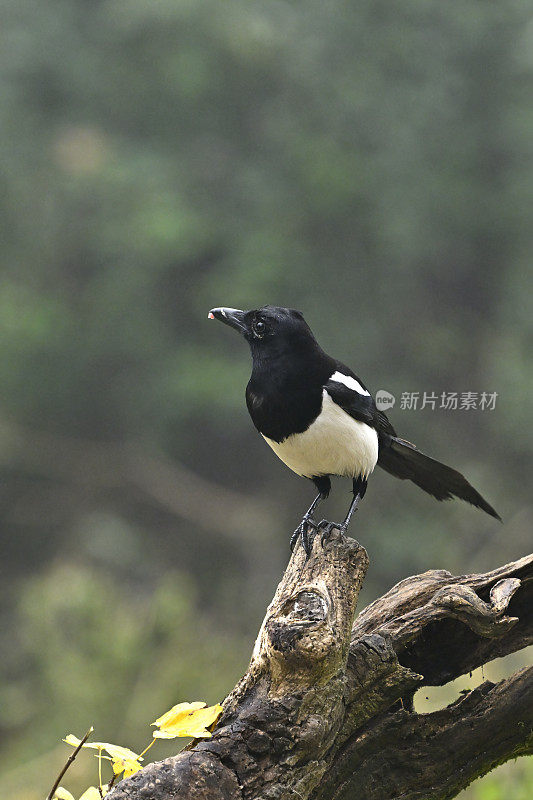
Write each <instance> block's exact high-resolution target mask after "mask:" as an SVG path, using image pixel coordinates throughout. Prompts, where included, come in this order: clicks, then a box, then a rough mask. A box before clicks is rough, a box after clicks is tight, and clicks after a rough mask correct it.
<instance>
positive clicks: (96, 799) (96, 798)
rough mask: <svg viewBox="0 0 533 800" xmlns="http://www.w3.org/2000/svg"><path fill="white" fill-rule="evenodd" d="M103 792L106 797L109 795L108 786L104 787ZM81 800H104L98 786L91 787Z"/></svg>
mask: <svg viewBox="0 0 533 800" xmlns="http://www.w3.org/2000/svg"><path fill="white" fill-rule="evenodd" d="M102 792H103V794H104V796H105V795H106V794H107V784H105V785H104V786H102ZM80 800H102V798H101V797H100V792H99V791H98V789H97V788H96V786H89V788H88V789H87V790H86V791H85V792H84V793H83V794H82V796H81V797H80Z"/></svg>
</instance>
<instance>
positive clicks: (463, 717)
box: [108, 531, 533, 800]
mask: <svg viewBox="0 0 533 800" xmlns="http://www.w3.org/2000/svg"><path fill="white" fill-rule="evenodd" d="M367 567H368V556H367V554H366V551H365V550H364V548H362V547H360V546H359V545H358V544H357V542H355V541H354V540H352V539H347V538H345V537H344V536H342V535H341V534H340V533H338V532H335V531H334V532H333V534H332V535H331V537H330V538H329V540H328V541H327V543H326V544H325V545H324V547H322V545H321V542H320V537H319V536H317V537H315V541H314V543H313V550H312V553H311V556H310V558H309V559H308V560H306V559H305V555H304V552H303V549H302V548H301V547H297V548H296V549H295V552H294V553H293V555H292V557H291V559H290V562H289V565H288V567H287V570H286V572H285V575H284V576H283V579H282V581H281V583H280V584H279V586H278V589H277V591H276V594H275V596H274V599H273V600H272V602H271V604H270V606H269V608H268V610H267V613H266V616H265V619H264V621H263V624H262V626H261V629H260V631H259V635H258V637H257V641H256V643H255V648H254V651H253V655H252V659H251V663H250V666H249V668H248V671H247V672H246V674H245V675H244V677H243V678H242V679H241V680H240V681H239V683H238V684H237V686H236V687H235V688H234V689H233V691H232V692H231V694H229V695H228V697H227V698H226V700H225V701H224V711H223V715H222V717H221V718H220V720H219V722H218V724H217V726H216V728H215V730H214V732H213V736H212V738H211V739H207V740H201V741H196V742H194V743H193V744H192V746H190V747H189V748H187V749H185V750H183V751H182V752H181V753H179V754H178V755H176V756H174V757H172V758H168V759H166V760H164V761H159V762H155V763H153V764H149V765H147V766H146V767H145V768H144V769H143V770H141V771H140V772H138V773H136V774H135V775H133V776H132V777H131V778H129V779H127V780H124V781H122V782H121V783H119V784H118V785H117V786H116V787H115V788H114V789H113V790H112V791H111V793H110V794H109V795H108V797H109V800H178V798H179V800H230V799H231V800H237V799H241V800H252V799H253V800H289V798H290V799H291V800H307V799H308V798H310V799H311V800H348V798H355V797H357V798H358V800H387V798H391V800H392V798H401V800H415V798H417V799H421V798H423V800H433V799H435V800H444V798H451V797H454V796H455V795H456V794H457V793H458V792H459V791H460V790H461V789H463V788H464V787H465V786H467V785H468V784H469V783H470V782H471V781H472V780H473V779H474V778H476V777H478V776H480V775H483V774H485V773H486V772H488V771H489V770H491V769H492V768H493V767H495V766H497V765H498V764H501V763H503V762H504V761H506V760H507V759H510V758H515V757H516V756H519V755H525V754H528V753H532V752H533V668H530V669H525V670H522V671H520V672H518V673H516V674H515V675H513V676H512V677H510V678H508V679H506V680H503V681H501V682H500V683H497V684H493V683H490V682H489V681H486V682H485V683H483V684H482V685H481V686H479V687H478V688H477V689H474V690H473V691H470V692H468V693H466V694H464V695H463V696H462V697H461V699H459V700H457V701H456V702H454V703H452V704H451V705H450V706H448V707H446V708H444V709H442V710H440V711H437V712H434V713H431V714H418V713H415V712H414V710H413V702H412V700H413V695H414V692H415V691H416V690H417V689H418V688H419V687H421V686H424V685H442V684H444V683H447V682H448V681H450V680H452V679H453V678H455V677H457V676H459V675H462V674H464V673H465V672H468V671H470V670H472V669H474V668H476V667H478V666H481V665H482V664H484V663H486V662H487V661H490V660H491V659H493V658H495V657H497V656H503V655H506V654H507V653H511V652H513V651H516V650H519V649H521V648H523V647H525V646H526V645H528V644H531V642H532V641H533V555H532V556H528V557H526V558H523V559H521V560H519V561H516V562H514V563H511V564H507V565H506V566H503V567H500V568H499V569H496V570H494V571H493V572H489V573H486V574H480V575H465V576H459V577H454V576H452V575H451V574H450V573H449V572H446V571H445V570H433V571H430V572H426V573H424V574H422V575H417V576H414V577H411V578H407V579H405V580H403V581H401V582H400V583H398V584H397V585H396V586H394V587H393V588H392V589H391V590H390V591H389V592H388V593H387V594H385V595H384V596H383V597H381V598H380V599H379V600H377V601H375V602H374V603H372V604H371V605H370V606H368V607H367V608H366V609H364V611H363V612H362V613H360V614H359V616H358V617H357V619H356V620H355V622H354V615H355V608H356V604H357V599H358V597H359V592H360V590H361V586H362V583H363V579H364V576H365V573H366V570H367Z"/></svg>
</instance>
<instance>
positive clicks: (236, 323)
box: [207, 308, 247, 333]
mask: <svg viewBox="0 0 533 800" xmlns="http://www.w3.org/2000/svg"><path fill="white" fill-rule="evenodd" d="M245 315H246V311H239V309H238V308H212V309H211V311H210V312H209V314H208V315H207V318H208V319H219V320H220V321H221V322H223V323H224V324H225V325H229V326H230V328H235V329H236V330H238V331H240V332H241V333H244V332H245V331H246V329H247V328H246V323H245V321H244V317H245Z"/></svg>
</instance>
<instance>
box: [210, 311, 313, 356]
mask: <svg viewBox="0 0 533 800" xmlns="http://www.w3.org/2000/svg"><path fill="white" fill-rule="evenodd" d="M207 316H208V317H209V319H218V320H220V322H223V323H224V324H225V325H229V326H230V327H231V328H235V329H236V330H237V331H239V332H240V333H241V334H242V335H243V336H244V338H245V339H246V340H247V341H248V343H249V344H250V347H251V349H252V355H253V356H254V357H256V356H267V355H276V354H278V353H282V352H284V351H285V350H287V349H288V348H295V349H299V348H301V347H305V346H308V345H309V344H313V345H314V346H316V341H315V338H314V336H313V334H312V332H311V329H310V328H309V325H308V324H307V322H306V321H305V319H304V317H303V314H302V313H301V311H295V310H294V309H293V308H281V307H279V306H263V308H256V309H253V310H252V311H240V310H239V309H237V308H212V309H211V311H210V312H209V314H208V315H207Z"/></svg>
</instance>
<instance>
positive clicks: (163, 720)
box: [152, 701, 207, 728]
mask: <svg viewBox="0 0 533 800" xmlns="http://www.w3.org/2000/svg"><path fill="white" fill-rule="evenodd" d="M206 705H207V703H202V702H200V701H196V702H194V703H178V705H177V706H172V708H171V709H170V711H167V712H166V714H163V716H162V717H159V719H156V721H155V722H152V725H157V727H158V728H162V727H166V726H167V725H172V724H174V723H175V722H177V721H179V720H181V719H182V718H183V717H184V716H187V714H190V713H191V711H195V710H196V709H198V708H205V707H206Z"/></svg>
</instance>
